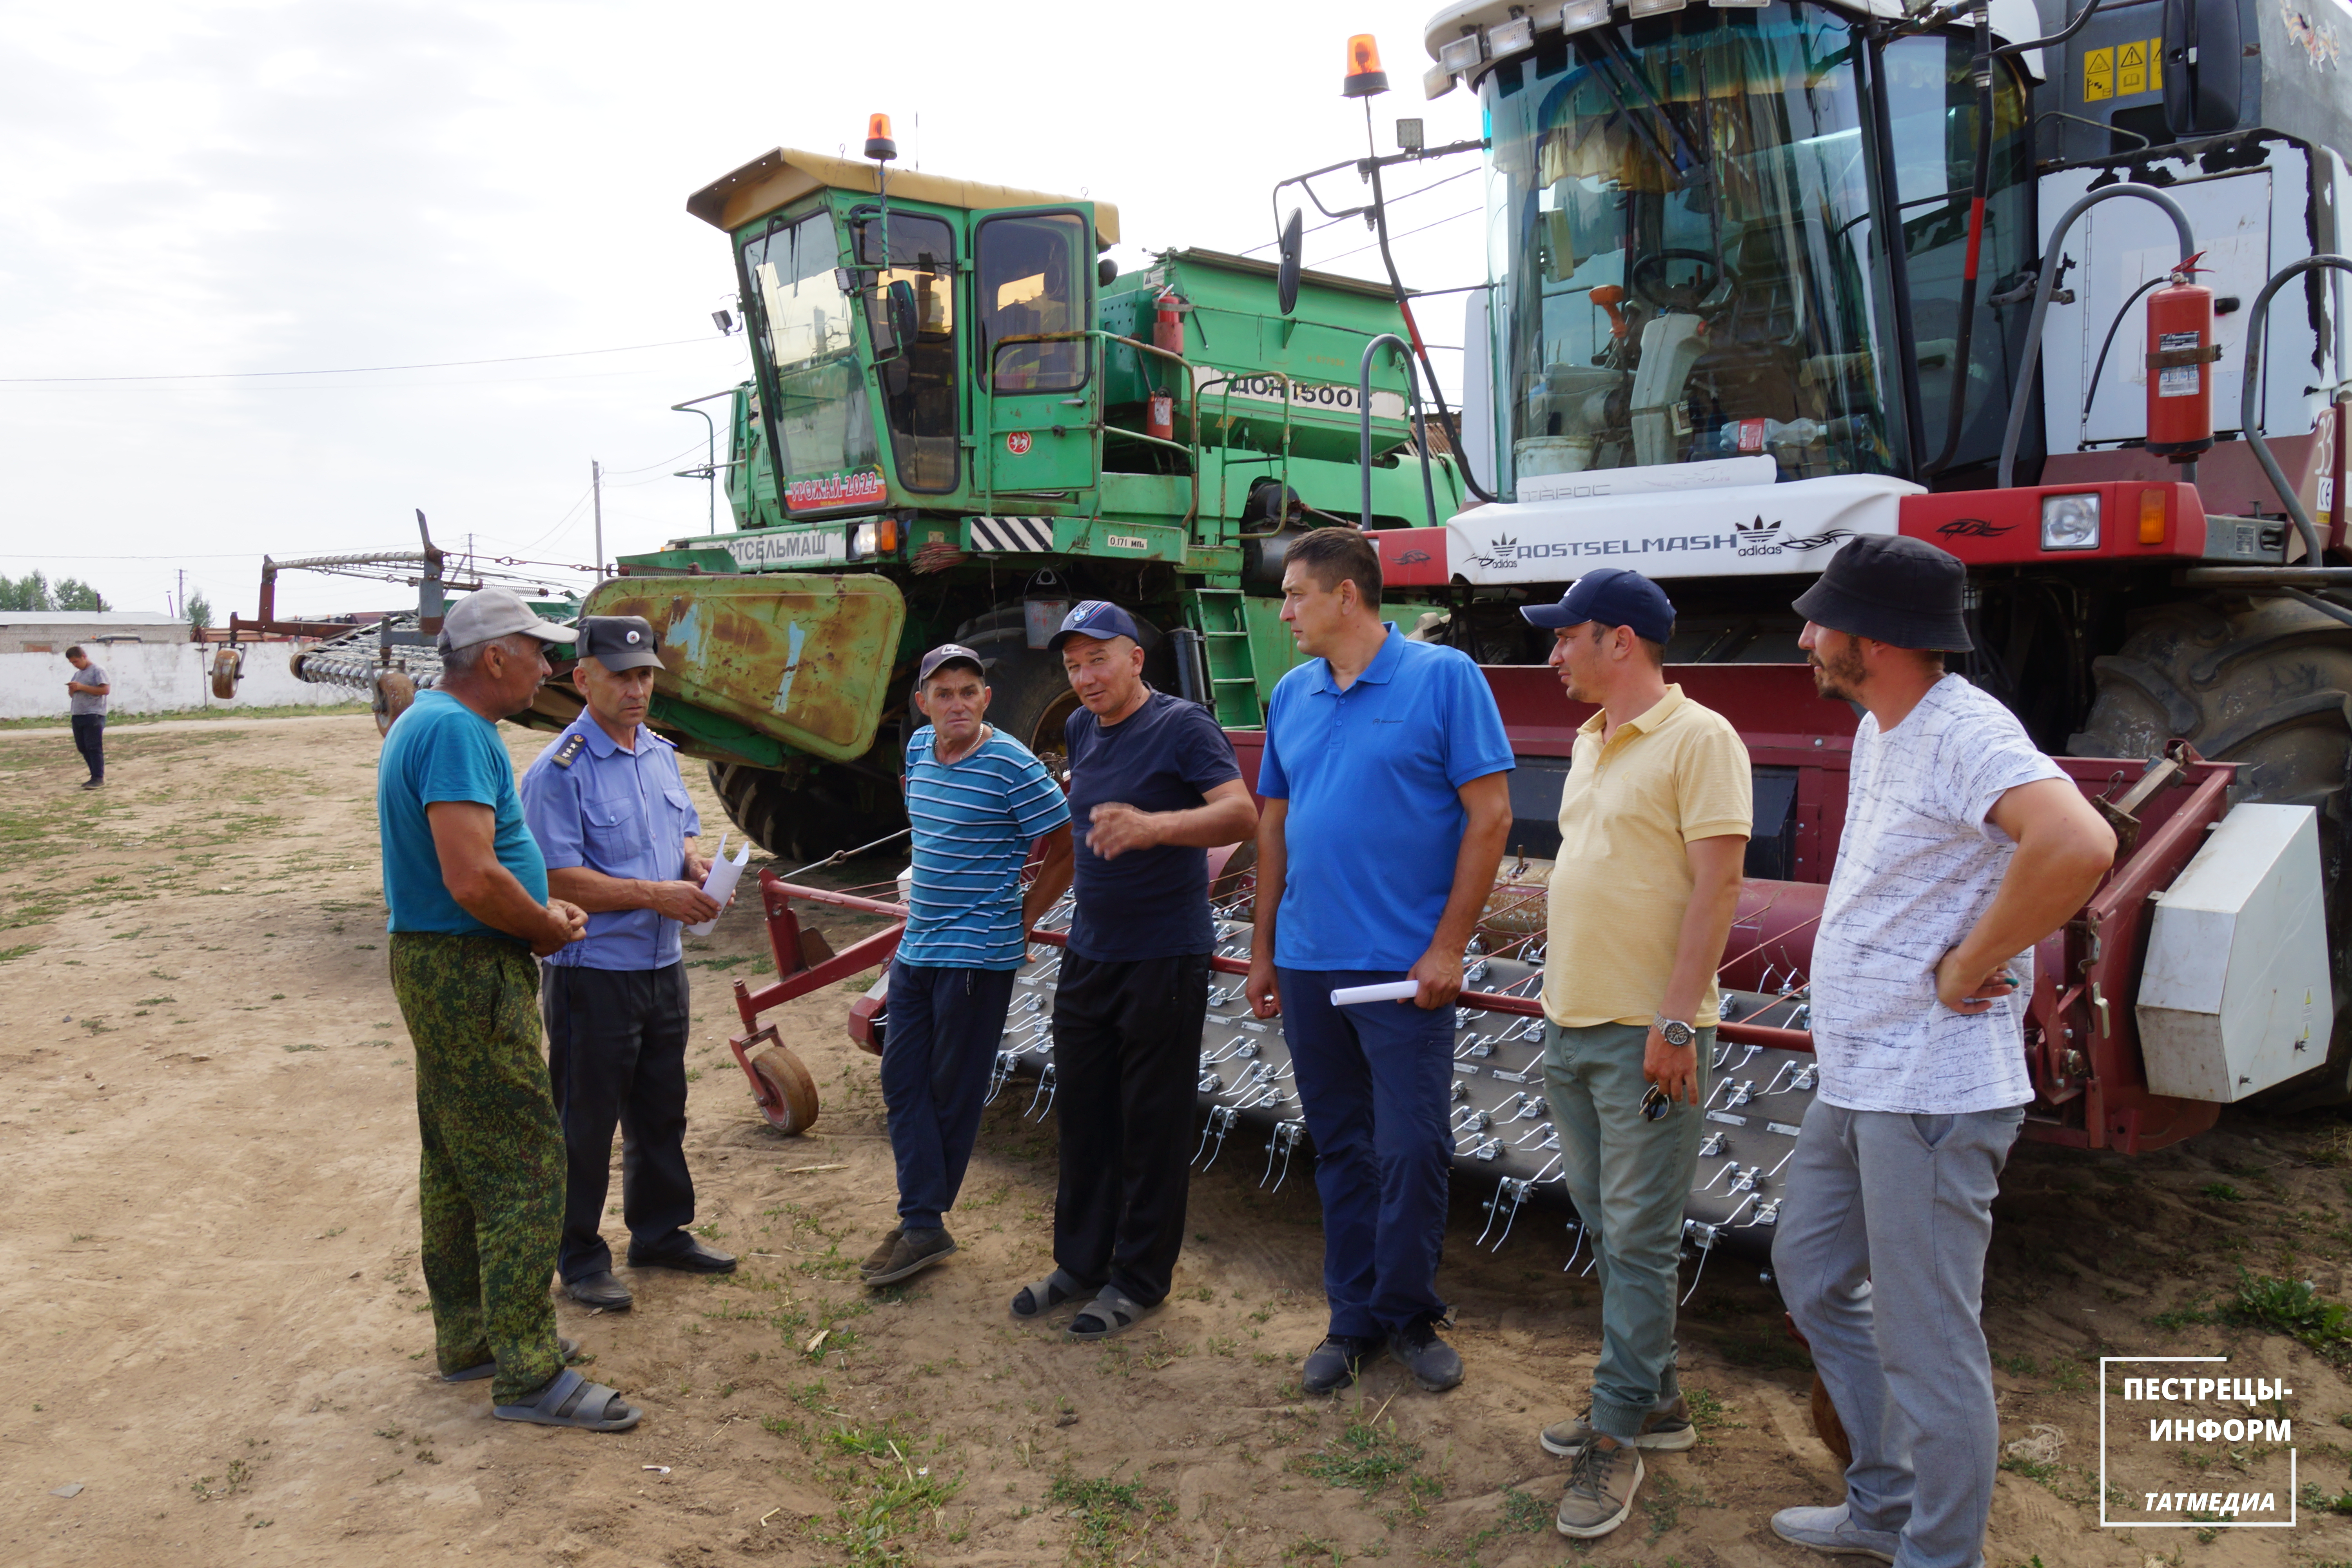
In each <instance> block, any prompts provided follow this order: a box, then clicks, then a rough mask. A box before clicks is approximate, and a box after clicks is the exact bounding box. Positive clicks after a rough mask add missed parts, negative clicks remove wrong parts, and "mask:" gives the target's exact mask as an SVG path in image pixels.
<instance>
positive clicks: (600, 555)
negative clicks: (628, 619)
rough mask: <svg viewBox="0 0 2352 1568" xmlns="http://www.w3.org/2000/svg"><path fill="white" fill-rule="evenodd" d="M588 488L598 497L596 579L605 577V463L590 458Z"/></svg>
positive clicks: (601, 579)
mask: <svg viewBox="0 0 2352 1568" xmlns="http://www.w3.org/2000/svg"><path fill="white" fill-rule="evenodd" d="M588 489H589V491H590V492H591V493H592V494H593V495H594V496H595V498H596V579H597V581H598V582H602V581H604V464H602V463H600V462H598V461H596V459H595V458H589V459H588Z"/></svg>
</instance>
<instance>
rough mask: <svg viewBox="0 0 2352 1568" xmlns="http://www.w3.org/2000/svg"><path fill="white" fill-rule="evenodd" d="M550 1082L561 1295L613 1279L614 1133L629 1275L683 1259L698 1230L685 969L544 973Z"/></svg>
mask: <svg viewBox="0 0 2352 1568" xmlns="http://www.w3.org/2000/svg"><path fill="white" fill-rule="evenodd" d="M539 973H540V979H539V986H540V1005H541V1010H542V1011H543V1012H544V1014H545V1016H546V1019H547V1076H548V1081H549V1084H550V1087H551V1088H552V1089H553V1090H554V1092H555V1113H556V1115H557V1116H558V1117H559V1118H561V1119H562V1122H563V1164H564V1181H563V1242H562V1247H561V1248H560V1250H559V1251H558V1252H557V1254H556V1259H555V1267H556V1269H557V1271H558V1272H559V1273H561V1274H562V1276H563V1279H564V1282H565V1283H566V1284H577V1283H578V1282H579V1281H581V1280H583V1279H586V1278H588V1277H589V1276H590V1275H592V1274H604V1273H609V1272H611V1270H612V1268H613V1249H612V1248H611V1247H609V1246H607V1245H606V1244H605V1241H604V1198H605V1194H606V1193H607V1192H608V1191H609V1190H610V1183H611V1179H612V1161H613V1129H614V1125H615V1124H617V1125H618V1126H619V1128H620V1130H621V1217H622V1219H623V1220H624V1221H625V1223H626V1224H627V1226H628V1227H629V1258H630V1261H631V1262H633V1263H635V1262H638V1261H642V1260H643V1259H646V1258H658V1257H662V1256H665V1255H667V1254H671V1253H677V1252H683V1251H685V1250H686V1249H687V1248H688V1247H691V1246H693V1245H694V1238H693V1237H690V1236H688V1235H687V1234H685V1232H686V1227H687V1226H690V1225H692V1224H693V1223H694V1177H693V1176H692V1175H691V1174H689V1173H688V1171H687V1168H686V1037H687V1027H688V1005H687V987H686V965H685V964H684V963H673V964H669V965H667V967H665V968H661V969H589V968H586V967H584V966H568V965H563V964H554V963H549V964H542V965H541V967H540V972H539Z"/></svg>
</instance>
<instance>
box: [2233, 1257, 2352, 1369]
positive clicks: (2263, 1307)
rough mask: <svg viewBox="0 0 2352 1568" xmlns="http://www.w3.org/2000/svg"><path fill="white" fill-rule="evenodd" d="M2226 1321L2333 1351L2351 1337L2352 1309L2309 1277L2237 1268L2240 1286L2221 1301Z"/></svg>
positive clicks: (2313, 1347) (2318, 1348) (2315, 1347)
mask: <svg viewBox="0 0 2352 1568" xmlns="http://www.w3.org/2000/svg"><path fill="white" fill-rule="evenodd" d="M2221 1320H2222V1321H2224V1322H2230V1323H2237V1324H2241V1325H2242V1326H2244V1327H2247V1328H2254V1329H2264V1330H2267V1331H2270V1332H2272V1333H2277V1334H2286V1335H2289V1336H2291V1337H2293V1338H2294V1339H2298V1340H2301V1341H2302V1342H2304V1343H2305V1344H2307V1345H2309V1346H2310V1347H2311V1348H2312V1349H2314V1350H2322V1351H2324V1350H2333V1349H2335V1348H2336V1347H2337V1346H2340V1345H2342V1344H2343V1343H2344V1342H2346V1341H2347V1340H2352V1308H2347V1307H2346V1306H2345V1305H2344V1304H2343V1303H2342V1302H2340V1301H2331V1300H2327V1298H2326V1297H2325V1296H2322V1295H2321V1294H2320V1293H2319V1292H2318V1291H2317V1290H2315V1289H2313V1288H2312V1283H2311V1281H2310V1280H2308V1279H2278V1278H2277V1277H2275V1276H2273V1275H2256V1274H2249V1273H2247V1272H2246V1271H2245V1270H2244V1269H2242V1268H2241V1269H2239V1270H2238V1287H2237V1289H2236V1291H2235V1292H2234V1293H2233V1294H2232V1295H2231V1299H2230V1300H2228V1301H2225V1302H2224V1303H2222V1306H2221Z"/></svg>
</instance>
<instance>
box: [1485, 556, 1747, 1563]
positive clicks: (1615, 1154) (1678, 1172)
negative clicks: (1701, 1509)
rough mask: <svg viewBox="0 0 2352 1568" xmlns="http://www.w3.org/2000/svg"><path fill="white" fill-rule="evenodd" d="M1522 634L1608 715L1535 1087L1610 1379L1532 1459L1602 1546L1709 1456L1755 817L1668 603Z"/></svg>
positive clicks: (1599, 1383)
mask: <svg viewBox="0 0 2352 1568" xmlns="http://www.w3.org/2000/svg"><path fill="white" fill-rule="evenodd" d="M1519 613H1520V614H1521V615H1523V616H1527V618H1528V620H1529V621H1531V622H1533V623H1534V624H1535V625H1537V626H1544V627H1547V628H1549V630H1550V631H1551V634H1552V652H1551V659H1550V664H1551V667H1552V668H1554V669H1556V670H1558V671H1559V680H1560V684H1561V685H1562V686H1564V687H1566V688H1567V689H1568V695H1569V697H1570V700H1574V701H1578V702H1591V703H1597V704H1598V705H1599V706H1600V709H1601V711H1600V712H1598V713H1595V714H1594V715H1593V716H1592V717H1591V718H1590V719H1588V720H1586V721H1584V723H1583V725H1582V726H1581V727H1580V729H1579V730H1578V731H1577V732H1576V752H1575V759H1574V762H1573V763H1572V765H1571V766H1570V770H1569V775H1568V782H1567V786H1566V787H1565V788H1564V789H1563V790H1562V791H1561V792H1560V800H1559V862H1558V864H1557V865H1556V866H1555V868H1554V869H1553V871H1552V878H1551V892H1550V899H1549V910H1548V916H1547V926H1548V929H1547V932H1546V940H1547V941H1548V942H1549V950H1548V952H1547V953H1546V957H1545V963H1544V992H1543V1003H1544V1019H1545V1022H1544V1086H1545V1091H1546V1094H1547V1097H1548V1099H1549V1103H1550V1106H1551V1115H1552V1125H1553V1126H1554V1127H1556V1128H1558V1129H1559V1142H1560V1148H1561V1150H1562V1152H1563V1159H1562V1162H1561V1163H1562V1165H1563V1167H1564V1169H1565V1171H1566V1173H1567V1177H1568V1190H1569V1195H1570V1197H1571V1198H1573V1199H1574V1200H1575V1203H1576V1212H1577V1214H1578V1215H1579V1216H1580V1217H1581V1218H1582V1219H1583V1221H1584V1224H1585V1226H1586V1229H1587V1230H1588V1232H1589V1233H1590V1234H1591V1237H1592V1244H1593V1249H1594V1252H1595V1254H1596V1256H1597V1258H1598V1259H1599V1264H1600V1274H1601V1357H1600V1360H1599V1361H1598V1363H1595V1365H1594V1366H1593V1369H1592V1398H1591V1405H1590V1406H1589V1407H1588V1408H1587V1410H1586V1411H1585V1413H1584V1414H1583V1415H1582V1416H1580V1417H1579V1418H1577V1419H1574V1420H1569V1421H1561V1422H1558V1423H1555V1424H1554V1425H1552V1426H1547V1427H1545V1428H1544V1431H1543V1435H1542V1443H1543V1446H1544V1447H1545V1449H1546V1450H1548V1451H1549V1452H1550V1453H1554V1454H1558V1455H1559V1456H1561V1457H1562V1458H1570V1459H1573V1460H1575V1461H1576V1463H1575V1465H1574V1467H1573V1468H1571V1469H1570V1472H1569V1479H1568V1488H1567V1490H1566V1492H1565V1493H1564V1494H1563V1495H1562V1497H1561V1498H1560V1503H1559V1516H1558V1519H1557V1521H1556V1522H1557V1524H1558V1526H1559V1532H1560V1533H1561V1534H1562V1535H1566V1536H1570V1537H1571V1538H1574V1539H1577V1540H1590V1539H1591V1538H1592V1537H1594V1536H1600V1535H1606V1534H1608V1533H1609V1532H1610V1531H1612V1530H1614V1529H1616V1528H1617V1527H1618V1526H1619V1525H1621V1524H1622V1523H1624V1521H1625V1520H1626V1518H1627V1517H1628V1516H1629V1515H1630V1514H1631V1513H1632V1512H1633V1496H1634V1493H1635V1492H1636V1491H1637V1490H1638V1489H1640V1487H1641V1484H1642V1477H1643V1466H1642V1450H1643V1449H1644V1448H1648V1449H1653V1450H1655V1449H1660V1448H1687V1447H1690V1446H1691V1445H1692V1444H1693V1443H1694V1442H1696V1440H1697V1433H1696V1430H1695V1429H1694V1428H1693V1427H1692V1426H1691V1420H1690V1410H1689V1407H1688V1406H1687V1405H1685V1403H1684V1400H1683V1395H1682V1388H1681V1385H1680V1384H1679V1383H1678V1382H1677V1380H1676V1378H1675V1255H1676V1253H1677V1251H1678V1250H1679V1247H1680V1243H1681V1234H1682V1213H1683V1198H1684V1195H1685V1194H1686V1193H1688V1192H1689V1191H1690V1187H1691V1182H1692V1177H1693V1173H1694V1172H1695V1171H1696V1167H1697V1163H1698V1140H1699V1106H1700V1104H1701V1103H1702V1101H1703V1100H1704V1099H1705V1096H1706V1067H1707V1062H1708V1059H1709V1058H1710V1056H1711V1054H1712V1052H1713V1049H1714V1046H1715V1026H1716V1022H1717V1011H1716V1003H1717V997H1716V987H1715V971H1716V966H1717V964H1719V963H1722V962H1723V944H1724V939H1725V938H1726V937H1727V936H1728V935H1729V934H1730V931H1731V921H1732V916H1733V914H1734V913H1735V912H1736V911H1737V910H1738V904H1739V882H1740V875H1741V870H1742V865H1743V862H1744V861H1745V859H1746V857H1747V848H1748V827H1749V825H1750V823H1751V821H1752V818H1753V816H1754V812H1755V803H1754V797H1753V795H1752V792H1751V788H1750V785H1749V783H1748V748H1747V747H1746V746H1744V745H1743V744H1741V743H1740V740H1739V736H1738V733H1737V732H1736V731H1734V730H1733V729H1732V727H1731V725H1730V723H1729V722H1728V721H1726V720H1725V719H1724V718H1723V716H1722V715H1721V714H1719V713H1716V712H1714V711H1712V710H1708V709H1706V708H1702V707H1700V706H1699V705H1698V704H1697V703H1696V702H1693V701H1692V700H1690V699H1688V698H1686V697H1685V696H1684V695H1683V692H1682V688H1681V687H1679V686H1669V685H1667V684H1666V678H1665V656H1666V649H1665V644H1666V639H1667V638H1668V637H1671V636H1672V635H1673V633H1674V628H1675V606H1674V605H1673V603H1672V602H1671V601H1669V600H1668V599H1667V597H1666V595H1665V594H1664V592H1663V591H1662V590H1661V589H1660V588H1659V587H1658V585H1657V584H1654V583H1653V582H1651V581H1650V580H1649V579H1648V578H1646V577H1644V576H1643V575H1642V574H1640V573H1638V572H1629V571H1625V570H1623V569H1622V568H1618V567H1611V568H1607V569H1605V570H1602V571H1599V572H1593V573H1589V574H1586V575H1584V576H1582V577H1580V578H1578V579H1577V580H1576V582H1575V583H1574V584H1572V585H1571V586H1570V588H1569V591H1568V592H1567V593H1566V594H1565V595H1562V596H1561V598H1560V601H1559V604H1557V605H1539V606H1536V607H1532V608H1528V609H1523V610H1521V611H1520V612H1519Z"/></svg>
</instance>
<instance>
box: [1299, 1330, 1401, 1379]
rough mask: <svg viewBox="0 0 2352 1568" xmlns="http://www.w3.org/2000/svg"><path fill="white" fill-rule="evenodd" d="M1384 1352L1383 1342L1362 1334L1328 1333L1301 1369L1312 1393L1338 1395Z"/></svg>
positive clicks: (1300, 1373)
mask: <svg viewBox="0 0 2352 1568" xmlns="http://www.w3.org/2000/svg"><path fill="white" fill-rule="evenodd" d="M1380 1353H1381V1342H1380V1341H1378V1340H1375V1339H1369V1338H1366V1337H1364V1336H1361V1335H1358V1334H1327V1335H1326V1336H1324V1340H1323V1342H1322V1343H1321V1344H1319V1345H1317V1346H1316V1347H1315V1352H1314V1353H1313V1354H1312V1355H1310V1356H1308V1357H1307V1364H1306V1365H1305V1366H1304V1367H1301V1368H1300V1369H1299V1373H1298V1380H1299V1382H1301V1383H1303V1384H1306V1385H1307V1393H1309V1394H1337V1393H1339V1391H1340V1390H1341V1389H1343V1388H1346V1387H1348V1386H1349V1385H1350V1384H1353V1383H1354V1382H1355V1381H1356V1374H1357V1373H1359V1372H1360V1371H1362V1370H1363V1366H1364V1363H1366V1362H1368V1361H1370V1360H1372V1359H1373V1358H1374V1357H1375V1356H1378V1355H1379V1354H1380Z"/></svg>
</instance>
